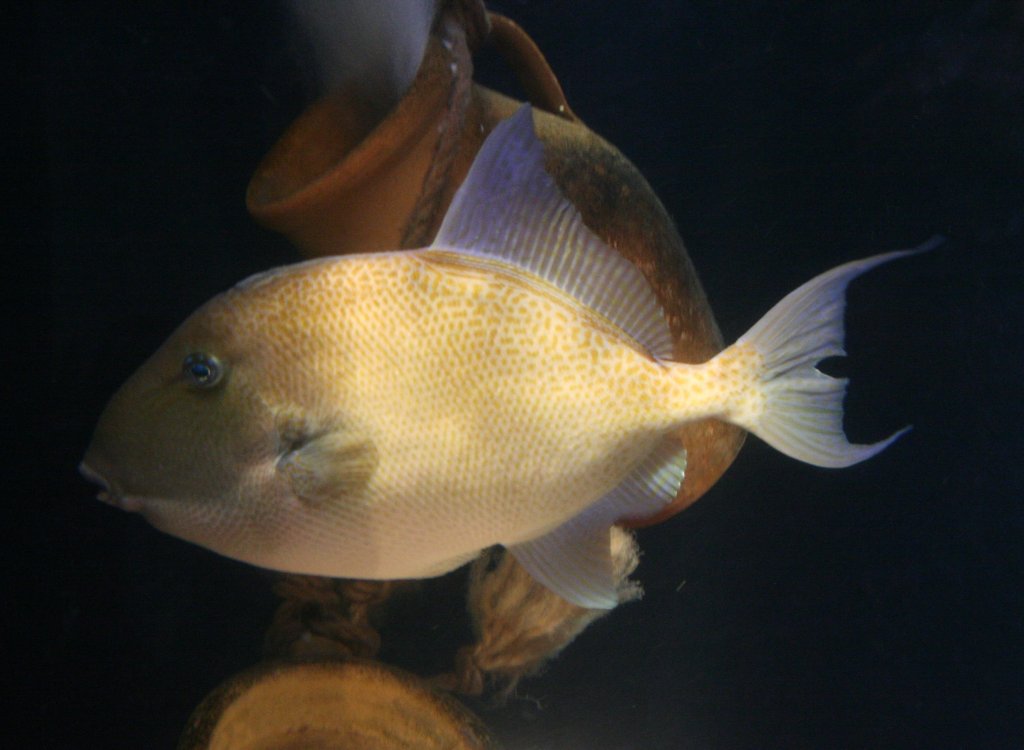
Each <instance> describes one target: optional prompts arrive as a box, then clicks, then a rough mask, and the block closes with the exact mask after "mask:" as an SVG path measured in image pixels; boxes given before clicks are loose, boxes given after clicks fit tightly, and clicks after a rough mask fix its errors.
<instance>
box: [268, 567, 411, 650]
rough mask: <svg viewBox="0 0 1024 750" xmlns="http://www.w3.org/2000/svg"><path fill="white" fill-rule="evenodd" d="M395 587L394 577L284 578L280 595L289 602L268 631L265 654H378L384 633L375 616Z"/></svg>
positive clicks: (278, 590)
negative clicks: (381, 635) (373, 614)
mask: <svg viewBox="0 0 1024 750" xmlns="http://www.w3.org/2000/svg"><path fill="white" fill-rule="evenodd" d="M395 586H396V584H395V583H393V582H391V581H349V580H339V579H334V578H320V577H317V576H301V575H286V576H283V577H282V578H280V579H279V580H278V582H277V583H276V584H275V585H274V593H276V594H277V595H278V596H280V597H282V598H283V599H284V601H283V602H281V604H280V606H279V607H278V608H277V612H275V613H274V618H273V620H272V621H271V624H270V627H269V628H268V630H267V634H266V637H265V639H264V643H263V651H264V655H265V656H267V657H283V656H335V657H343V658H353V657H359V658H369V657H373V656H374V655H376V653H377V652H378V651H379V650H380V634H379V633H378V632H377V630H376V629H375V628H374V627H373V625H372V624H371V622H370V616H371V614H372V612H373V610H374V609H375V608H376V607H377V606H379V605H380V604H382V603H383V602H384V601H386V600H387V598H388V597H389V596H390V595H391V592H392V591H393V590H394V588H395Z"/></svg>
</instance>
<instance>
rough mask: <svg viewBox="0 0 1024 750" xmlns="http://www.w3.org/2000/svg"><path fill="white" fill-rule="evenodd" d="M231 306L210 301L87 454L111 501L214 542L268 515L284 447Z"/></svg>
mask: <svg viewBox="0 0 1024 750" xmlns="http://www.w3.org/2000/svg"><path fill="white" fill-rule="evenodd" d="M225 307H226V306H225V305H224V304H223V303H218V300H214V302H212V303H210V304H209V305H207V306H205V307H204V308H201V309H200V310H199V311H198V312H196V313H195V314H194V315H193V316H192V317H190V318H189V319H188V320H187V321H186V322H185V323H184V324H183V325H182V326H181V328H179V329H178V330H177V331H176V332H175V333H174V334H173V335H172V336H171V337H170V338H169V339H168V340H167V341H166V342H165V343H164V344H163V346H161V347H160V349H159V350H157V352H156V353H155V354H153V356H152V357H150V359H149V360H148V361H147V362H146V363H145V364H143V365H142V367H140V368H139V370H137V371H136V372H135V373H134V374H133V375H132V376H131V378H129V380H128V381H127V382H126V383H125V384H124V385H123V386H122V387H121V388H120V389H119V390H118V391H117V393H116V394H114V396H113V398H112V399H111V400H110V402H109V403H108V404H107V406H106V408H105V409H104V411H103V414H102V415H101V417H100V420H99V423H98V425H97V427H96V431H95V433H94V435H93V438H92V442H91V443H90V445H89V448H88V451H87V452H86V455H85V458H84V460H83V462H82V473H83V474H84V475H85V476H86V477H87V478H89V479H91V480H93V481H95V482H97V483H98V484H100V485H101V487H102V490H101V492H100V495H99V497H100V499H101V500H104V501H106V502H110V503H111V504H114V505H116V506H118V507H121V508H123V509H125V510H130V511H138V512H140V513H142V515H143V516H145V517H146V519H147V520H149V521H150V522H151V523H152V524H153V525H155V526H157V527H158V528H160V529H162V530H164V531H167V532H168V533H171V534H174V535H175V536H179V537H182V538H185V539H188V540H189V541H194V542H197V543H199V544H203V545H204V546H214V545H217V546H223V545H224V544H225V543H229V544H230V542H229V541H228V540H226V539H224V536H225V535H234V534H238V533H239V532H238V531H237V529H236V527H238V526H239V525H240V524H238V523H237V519H238V517H239V516H251V515H253V514H260V513H261V511H260V510H259V508H258V506H259V505H260V504H261V503H263V502H266V501H267V499H266V498H265V497H263V495H265V494H266V490H267V488H266V487H263V486H261V479H264V478H266V477H267V476H270V475H272V473H273V471H272V467H273V464H274V462H275V460H276V458H277V449H278V446H277V442H278V441H277V436H276V433H275V430H274V425H273V420H272V417H271V413H270V410H269V409H268V408H267V406H266V404H265V403H264V401H263V399H262V398H261V396H260V394H259V390H258V383H257V382H255V380H254V377H253V375H254V368H253V364H254V363H253V360H252V358H251V357H250V356H248V355H247V354H246V347H245V342H244V341H242V340H241V339H240V336H239V335H238V334H237V333H233V332H232V331H231V326H229V325H226V324H225V320H224V318H225V314H226V311H225Z"/></svg>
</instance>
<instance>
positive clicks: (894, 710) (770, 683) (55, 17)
mask: <svg viewBox="0 0 1024 750" xmlns="http://www.w3.org/2000/svg"><path fill="white" fill-rule="evenodd" d="M180 5H181V4H178V3H164V4H160V5H157V4H155V3H150V4H145V7H144V8H142V6H141V4H140V5H136V4H131V3H120V4H110V3H90V4H86V3H81V4H79V3H55V2H46V3H39V4H37V5H35V6H29V7H28V9H27V10H25V9H23V10H22V11H21V15H19V16H18V17H17V19H16V20H17V22H18V23H17V24H16V28H15V30H14V32H13V33H12V42H14V47H15V48H16V49H17V50H18V51H19V52H21V53H22V54H20V55H19V56H18V58H17V60H16V61H15V62H14V63H13V64H12V65H11V66H8V71H7V74H8V76H9V77H10V79H11V83H12V85H11V86H10V87H8V92H9V95H10V97H11V99H12V101H14V102H16V103H17V104H18V106H16V107H15V109H16V110H17V111H18V115H17V116H16V117H15V118H14V120H13V122H14V123H15V125H16V127H17V129H18V131H17V132H16V133H15V134H14V138H13V139H12V140H10V141H8V143H7V149H6V157H5V158H6V160H7V164H8V168H9V169H8V175H7V177H8V180H7V183H8V184H7V186H6V187H5V192H6V193H7V194H8V200H9V205H10V206H12V208H11V210H9V211H8V212H7V214H8V216H7V219H8V221H9V222H10V227H9V228H8V230H7V232H6V234H7V240H8V242H7V243H5V244H8V243H9V248H10V250H11V251H12V254H11V255H9V256H8V258H9V261H10V265H9V266H8V274H7V275H8V278H9V280H14V281H17V282H18V283H16V284H14V285H13V286H16V287H17V291H12V293H11V295H10V296H9V297H8V303H9V304H11V303H13V308H14V314H15V315H14V317H13V318H12V320H14V321H15V323H14V324H13V325H12V326H10V332H11V333H12V334H13V339H12V343H11V344H9V348H8V351H7V355H8V356H7V357H6V360H7V367H6V368H5V369H6V371H7V372H6V374H7V377H6V378H5V379H4V380H5V381H6V382H5V402H6V403H8V404H9V414H10V415H15V414H20V413H23V412H25V411H28V412H29V413H30V414H31V419H29V420H28V421H27V422H26V423H25V424H24V425H23V426H22V425H21V424H20V422H13V421H12V422H11V428H10V430H9V433H10V436H11V437H12V438H13V441H14V443H15V445H14V447H13V448H12V449H10V450H8V455H9V456H10V457H11V461H10V467H9V471H8V475H9V476H10V477H12V484H11V486H10V487H9V497H8V503H9V508H10V509H11V511H12V512H11V513H10V514H9V520H10V523H9V524H8V530H9V532H13V533H12V538H11V539H10V540H9V541H8V542H7V543H6V544H5V545H4V549H5V552H6V557H7V562H6V563H5V565H4V569H5V573H6V574H7V576H9V577H10V586H9V593H8V594H7V596H5V600H6V603H5V609H4V613H5V617H4V621H5V629H7V630H8V632H9V633H10V638H9V639H8V638H6V637H5V641H6V642H7V643H9V646H8V650H9V655H10V659H9V664H8V668H7V669H6V670H5V671H6V673H7V678H8V681H9V683H10V686H11V687H13V688H15V689H16V691H17V695H18V696H19V701H18V706H17V709H16V712H15V718H14V720H13V721H11V720H8V721H5V722H4V725H5V727H4V728H5V731H8V730H9V731H11V732H12V735H17V734H21V733H22V732H27V733H28V734H29V736H31V737H34V738H36V740H35V742H34V743H32V744H33V746H36V747H130V748H138V747H171V746H173V744H174V742H175V740H176V737H177V735H178V733H179V732H180V730H181V728H182V726H183V725H184V723H185V721H186V718H187V716H188V714H189V712H190V711H191V709H192V708H193V707H194V706H195V705H196V704H197V703H198V702H199V701H200V700H201V698H202V697H203V696H204V695H205V694H206V693H207V692H208V691H209V690H210V689H212V688H213V687H214V686H215V685H216V684H217V683H219V682H220V681H221V680H223V679H224V678H226V677H228V676H229V675H231V674H233V673H235V672H237V671H239V670H241V669H244V668H245V667H247V666H249V665H251V664H253V663H255V662H256V661H257V660H258V659H259V657H260V645H261V639H262V634H263V631H264V629H265V627H266V624H267V623H268V620H269V618H270V615H271V613H272V611H273V609H274V605H275V599H274V597H273V596H272V595H271V594H270V592H269V586H268V577H267V576H266V574H264V573H262V572H260V571H257V570H255V569H253V568H250V567H247V566H245V565H242V564H239V563H235V562H232V561H229V560H226V559H223V558H220V557H217V556H215V555H213V554H212V553H208V552H206V551H204V550H201V549H198V548H195V547H192V546H190V545H188V544H185V543H183V542H180V541H178V540H175V539H172V538H170V537H166V536H163V535H161V534H159V533H158V532H156V531H154V530H152V529H151V528H149V527H148V526H146V525H145V523H144V522H143V521H141V520H140V519H139V518H137V517H133V516H129V515H127V514H122V513H119V512H117V511H114V510H112V509H110V508H108V507H106V506H103V505H101V504H99V503H97V502H95V501H94V500H93V494H94V493H93V490H92V488H91V487H90V486H88V485H87V484H86V483H85V482H84V481H83V480H81V479H80V478H79V477H78V476H77V474H76V471H75V466H76V464H77V462H78V460H79V459H80V456H81V454H82V452H83V450H84V448H85V444H86V441H87V440H88V437H89V434H90V431H91V428H92V425H93V424H94V422H95V419H96V417H97V415H98V414H99V412H100V409H101V408H102V406H103V404H104V402H105V401H106V399H107V398H108V397H109V395H110V394H111V393H112V392H113V391H114V389H115V388H116V387H117V386H118V385H119V384H120V383H121V382H122V381H123V380H124V378H125V377H126V376H127V375H128V374H129V373H130V372H131V371H132V370H134V369H135V368H136V367H137V366H138V364H139V363H140V362H141V361H142V359H143V358H144V357H145V356H146V355H147V354H148V353H150V352H151V351H152V350H153V349H154V348H155V347H156V346H157V345H159V343H160V342H161V341H162V340H163V339H164V337H165V336H166V335H167V334H168V333H169V332H170V331H171V330H172V329H173V327H174V326H175V325H176V324H177V323H178V322H180V320H182V319H183V318H184V317H185V315H186V314H188V313H189V312H190V311H191V310H192V309H194V308H195V307H196V306H197V305H198V304H199V303H201V302H202V301H204V300H205V299H207V298H208V297H210V296H212V295H213V294H215V293H216V292H219V291H221V290H223V289H224V288H226V287H228V286H230V285H231V284H232V283H234V282H235V281H237V280H239V279H240V278H242V277H244V276H246V275H248V274H250V273H252V272H254V271H257V270H261V269H264V268H267V267H269V266H271V265H275V264H279V263H281V262H286V261H289V260H291V259H292V258H294V257H295V256H294V255H293V254H292V251H291V250H290V249H289V247H288V246H287V245H286V243H284V241H283V240H281V239H279V238H277V237H275V236H272V235H270V234H269V233H267V232H265V231H263V230H261V229H259V228H258V227H256V226H255V224H254V223H253V222H252V221H251V220H250V219H249V218H248V216H247V214H246V212H245V208H244V205H243V195H244V189H245V185H246V182H247V180H248V177H249V174H250V173H251V170H252V168H253V167H254V166H255V165H256V163H257V162H258V160H259V159H260V158H261V156H262V155H263V154H264V153H265V151H266V150H267V148H268V147H269V146H270V145H271V144H272V143H273V142H274V140H275V139H276V137H277V136H278V135H279V134H280V132H281V131H282V129H283V128H284V127H285V125H286V124H287V123H288V122H289V121H290V120H291V118H292V117H294V115H295V114H297V113H298V111H299V110H300V109H301V107H302V106H303V104H304V103H305V102H307V101H308V100H309V98H310V97H311V96H312V88H311V87H310V84H309V83H308V76H307V75H306V73H308V71H307V70H306V69H307V68H308V64H309V63H308V61H305V60H303V59H301V53H300V47H299V46H297V45H296V44H295V43H294V42H293V41H290V39H289V35H288V34H287V33H286V32H285V31H284V18H285V13H284V12H283V11H282V10H281V9H280V8H279V7H278V6H276V5H274V4H268V3H253V4H250V3H219V2H214V3H207V4H203V5H202V6H201V9H198V10H195V9H194V10H191V11H188V10H183V9H181V7H179V6H180ZM492 7H495V8H497V9H500V10H502V11H503V12H505V13H506V14H507V15H509V16H511V17H513V18H515V19H516V20H518V21H519V22H520V23H521V24H522V25H523V26H525V27H526V29H527V30H528V31H529V32H530V33H531V34H532V35H533V36H534V38H535V39H536V41H537V42H538V44H539V45H540V47H541V48H542V49H543V50H544V51H545V53H546V54H547V56H548V58H549V60H550V62H551V64H552V66H553V67H554V69H555V71H556V72H557V73H558V74H559V76H560V78H561V81H562V84H563V87H564V89H565V91H566V93H567V96H568V98H569V101H570V103H571V104H572V106H573V107H574V109H575V110H576V112H577V113H578V114H579V115H580V116H581V117H582V118H583V119H584V120H585V121H586V122H587V123H588V124H589V125H590V126H591V127H592V128H593V129H594V130H596V131H597V132H598V133H600V134H601V135H603V136H604V137H606V138H607V139H608V140H610V141H611V142H612V143H614V144H615V145H617V146H618V147H619V148H620V149H621V150H622V151H623V152H624V153H625V154H626V156H627V157H629V158H630V159H632V160H633V161H634V162H635V163H636V165H637V166H638V167H639V168H640V170H641V171H642V172H643V173H644V174H645V176H646V177H647V178H648V180H649V181H650V182H651V184H652V186H653V187H654V189H655V191H656V192H657V194H658V195H659V196H660V198H661V199H662V201H663V202H664V203H665V206H666V208H667V209H668V211H669V213H670V214H671V215H672V216H673V217H674V218H675V220H676V222H677V225H678V227H679V230H680V232H681V234H682V236H683V238H684V239H685V241H686V243H687V246H688V248H689V252H690V254H691V256H692V257H693V259H694V262H695V264H696V266H697V269H698V271H699V272H700V274H701V278H702V280H703V282H704V285H705V288H706V290H707V292H708V294H709V296H710V299H711V302H712V305H713V307H714V309H715V311H716V315H717V316H718V320H719V322H720V324H721V327H722V329H723V332H724V334H725V337H726V338H727V339H733V338H735V337H736V336H738V335H739V334H741V333H742V332H743V331H744V330H745V329H746V328H747V327H748V326H749V325H750V324H752V323H753V322H754V321H755V320H756V319H757V318H758V317H759V316H760V315H761V314H762V313H763V312H765V311H766V310H767V309H768V307H769V306H770V305H771V304H773V303H774V302H775V301H776V300H777V299H778V298H780V297H781V296H782V295H783V294H784V293H786V292H788V291H789V290H790V289H792V288H793V287H795V286H796V285H797V284H799V283H801V282H803V281H805V280H807V279H809V278H810V277H811V276H813V275H814V274H816V273H818V272H820V271H822V270H825V269H827V268H829V267H831V266H833V265H836V264H838V263H840V262H842V261H845V260H849V259H852V258H855V257H860V256H863V255H867V254H871V253H875V252H879V251H883V250H888V249H892V248H896V247H906V246H910V245H914V244H917V243H919V242H922V241H924V240H925V239H927V238H928V237H929V236H931V235H932V234H935V233H942V234H944V235H946V236H947V237H948V238H949V242H948V243H947V244H946V245H945V246H943V247H942V248H941V249H939V250H936V251H934V252H932V253H930V254H928V255H926V256H924V257H917V258H914V259H911V260H906V261H901V262H900V263H898V264H894V265H891V266H887V267H885V268H883V269H880V270H878V271H875V272H872V274H870V275H869V276H868V277H867V278H865V279H864V280H863V281H860V282H858V283H857V284H856V285H855V286H854V287H853V289H852V292H851V303H850V307H849V315H848V321H849V338H848V349H849V351H850V353H851V358H850V359H849V360H847V361H846V362H845V363H844V364H843V365H842V367H843V370H844V372H846V373H847V374H849V375H850V376H851V377H852V379H853V382H852V386H851V392H850V396H849V398H848V413H849V417H848V427H849V432H850V434H851V436H852V437H853V438H854V439H855V440H860V441H869V440H875V439H879V438H880V437H882V436H884V435H885V434H888V433H889V432H890V431H892V430H894V429H896V428H898V427H901V426H902V425H904V424H908V423H913V424H914V427H915V429H914V431H913V432H911V433H910V434H909V435H908V436H907V437H905V438H904V439H902V440H901V441H900V442H898V443H897V444H896V445H894V446H893V447H892V448H890V449H889V450H888V451H886V452H885V453H884V454H882V455H881V456H879V457H878V458H876V459H874V460H872V461H870V462H867V463H865V464H862V465H859V466H857V467H854V468H852V469H849V470H847V471H841V472H832V471H827V470H821V469H815V468H812V467H808V466H805V465H802V464H799V463H797V462H794V461H791V460H788V459H786V458H784V457H782V456H780V455H779V454H776V453H774V452H773V451H772V450H770V449H768V448H767V447H765V446H764V445H763V444H761V443H759V442H758V441H757V440H756V439H750V440H749V441H748V443H747V445H746V447H745V448H744V450H743V452H742V454H741V456H740V458H739V459H738V460H737V461H736V463H735V465H734V466H733V467H732V468H731V469H730V471H729V472H728V473H727V474H726V476H725V477H724V478H723V479H722V481H721V482H719V484H718V485H717V486H716V487H715V488H714V489H713V490H712V491H711V492H710V493H709V494H708V495H707V496H706V497H705V498H704V499H703V500H702V501H701V502H700V503H698V504H697V505H696V506H695V507H693V508H691V509H690V510H688V511H687V512H686V513H684V514H682V515H681V516H678V517H676V518H675V519H673V520H672V521H670V522H668V523H665V524H663V525H660V526H657V527H655V528H652V529H648V530H644V531H643V532H641V534H640V544H641V546H642V548H643V550H644V557H643V560H642V564H641V566H640V569H639V571H638V573H637V577H638V578H639V579H640V580H641V581H642V582H643V584H644V587H645V589H646V596H645V598H644V599H643V600H642V601H640V602H638V603H633V604H630V605H628V606H625V607H622V608H621V609H620V610H618V611H615V612H613V613H612V614H611V615H610V616H608V617H607V618H605V619H604V620H602V621H600V622H599V623H597V624H596V625H594V626H593V627H592V628H590V629H589V630H588V631H587V632H585V633H584V634H583V635H582V636H581V637H580V638H579V639H578V640H577V641H576V642H575V643H574V644H573V645H572V646H571V647H570V648H568V649H567V650H566V651H565V652H564V653H563V654H562V655H561V656H560V657H559V658H558V659H557V660H556V661H555V662H554V663H552V665H551V666H550V667H549V668H548V669H547V670H546V672H545V673H543V674H542V675H540V676H539V677H536V678H533V679H530V680H528V681H526V682H524V683H523V684H522V685H521V687H520V689H519V693H518V696H517V697H514V698H513V699H512V700H511V701H510V702H509V703H508V704H507V705H506V706H504V707H503V708H498V709H494V708H490V707H488V706H487V705H485V704H480V703H477V704H474V709H475V710H477V712H478V713H479V714H480V715H481V716H482V717H483V719H484V720H485V722H486V723H487V724H489V725H490V726H492V727H493V728H494V729H495V731H496V732H497V733H498V735H499V736H500V737H501V738H502V739H503V740H504V741H505V742H506V744H507V746H508V747H509V748H510V749H513V748H514V749H520V750H521V749H526V748H545V749H546V748H551V749H552V750H569V749H571V748H594V749H595V750H620V749H622V750H624V749H625V748H690V747H693V748H755V747H758V748H822V747H835V748H860V747H872V748H874V747H884V748H911V747H931V748H1002V747H1008V748H1009V747H1021V746H1024V718H1022V717H1024V700H1022V698H1024V687H1022V677H1021V675H1022V668H1024V659H1022V658H1021V657H1022V653H1021V651H1022V644H1024V642H1022V636H1024V633H1022V615H1024V609H1022V607H1021V573H1022V562H1024V559H1022V558H1024V555H1022V544H1021V537H1022V532H1024V513H1022V510H1021V507H1020V499H1021V494H1022V493H1021V490H1022V481H1021V470H1020V468H1019V466H1020V461H1021V450H1020V449H1021V444H1022V439H1021V417H1022V408H1021V398H1020V394H1019V388H1020V378H1021V371H1022V367H1021V365H1022V351H1021V332H1020V331H1021V325H1022V323H1024V320H1022V317H1024V316H1022V314H1021V291H1022V271H1021V266H1020V263H1019V260H1018V256H1019V254H1020V252H1021V250H1022V248H1024V182H1022V176H1024V3H1021V2H997V1H995V0H993V1H991V2H938V1H935V2H924V1H923V0H918V1H913V0H904V1H902V2H892V0H885V1H881V0H879V1H873V0H872V1H865V2H856V3H850V2H843V3H839V2H817V3H805V2H797V1H796V0H790V1H785V0H775V1H769V0H763V1H757V0H743V1H742V2H741V1H740V0H732V1H722V0H715V1H714V2H712V1H710V0H708V1H706V2H696V1H691V2H685V1H681V0H680V1H677V2H644V3H616V4H611V3H594V4H591V3H579V2H573V3H570V2H540V1H537V2H504V3H495V4H493V6H492ZM480 69H481V71H480V72H481V74H480V78H481V79H482V80H483V81H484V82H490V83H491V84H493V85H495V86H496V87H499V88H505V89H506V90H510V91H511V92H512V93H517V92H516V91H515V90H514V88H512V84H510V83H508V81H509V79H508V77H507V75H506V74H505V73H504V72H503V71H502V70H501V65H500V63H499V62H498V61H497V60H495V59H493V58H491V57H490V56H487V55H485V56H484V58H483V59H482V60H481V62H480ZM26 407H28V408H26ZM461 586H462V579H461V577H460V574H454V575H453V576H449V577H448V578H446V579H444V580H442V581H439V582H435V583H433V584H428V585H426V586H424V587H423V588H422V589H421V590H420V592H419V593H418V594H416V595H415V597H414V598H413V600H412V601H411V602H410V603H408V604H407V606H406V609H405V610H402V611H403V612H404V613H405V615H406V616H405V617H402V618H397V619H396V622H394V623H393V624H392V626H391V630H386V631H385V632H384V639H385V644H386V651H385V656H386V657H387V658H388V659H389V660H391V661H393V662H395V663H398V664H401V665H403V666H405V667H407V668H410V669H413V670H415V671H420V672H422V673H424V674H427V673H430V672H432V671H436V670H438V669H441V668H443V667H444V666H445V665H446V664H447V663H449V660H450V658H451V653H452V651H453V649H454V648H455V647H456V646H457V645H459V643H461V642H464V641H465V640H466V639H467V638H468V633H467V632H466V624H465V621H464V617H463V615H462V606H463V605H462V601H461V595H460V591H461Z"/></svg>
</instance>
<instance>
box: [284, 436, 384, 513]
mask: <svg viewBox="0 0 1024 750" xmlns="http://www.w3.org/2000/svg"><path fill="white" fill-rule="evenodd" d="M376 467H377V452H376V450H375V449H374V447H373V443H372V442H370V441H369V440H366V439H364V438H362V437H361V436H359V435H353V434H351V433H349V432H346V431H343V430H338V431H331V432H325V433H323V434H321V435H318V436H316V437H314V438H311V439H308V440H305V441H304V442H302V443H301V444H300V445H297V446H296V447H295V448H293V449H292V450H289V451H287V452H286V453H285V454H284V455H282V456H281V458H280V459H279V460H278V464H277V468H278V471H279V472H281V474H282V475H284V476H285V477H286V478H287V480H288V481H289V482H290V483H291V486H292V491H293V492H294V493H295V496H296V497H298V498H299V500H301V501H302V502H304V503H308V504H311V505H322V504H323V503H326V502H330V501H332V500H336V499H338V498H341V497H346V496H351V495H353V494H356V493H358V492H359V491H360V490H361V489H362V488H363V487H364V486H365V485H366V483H367V482H368V481H369V479H370V477H371V476H372V475H373V472H374V470H375V469H376Z"/></svg>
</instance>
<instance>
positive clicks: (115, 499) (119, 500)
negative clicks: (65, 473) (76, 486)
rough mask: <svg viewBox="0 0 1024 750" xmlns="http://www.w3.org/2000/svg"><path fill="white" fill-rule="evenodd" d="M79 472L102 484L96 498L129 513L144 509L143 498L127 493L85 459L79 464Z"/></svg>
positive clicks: (91, 480) (95, 482)
mask: <svg viewBox="0 0 1024 750" xmlns="http://www.w3.org/2000/svg"><path fill="white" fill-rule="evenodd" d="M78 472H79V473H80V474H81V475H82V476H83V477H85V478H86V479H88V480H89V481H90V482H93V483H94V484H98V485H99V486H100V491H99V492H98V493H96V499H97V500H99V501H100V502H104V503H106V504H107V505H113V506H114V507H115V508H120V509H121V510H125V511H128V512H129V513H137V512H138V511H140V510H142V500H140V499H139V498H137V497H132V496H130V495H125V494H124V492H122V491H121V489H120V488H119V487H118V486H117V484H116V483H115V482H112V481H110V480H108V479H107V478H106V477H104V476H103V475H102V474H100V473H99V472H98V471H96V470H95V469H93V468H92V467H91V466H89V464H87V463H86V462H85V461H82V463H80V464H79V465H78Z"/></svg>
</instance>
